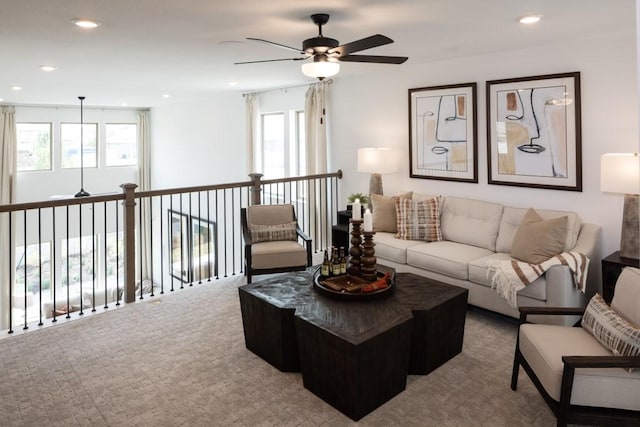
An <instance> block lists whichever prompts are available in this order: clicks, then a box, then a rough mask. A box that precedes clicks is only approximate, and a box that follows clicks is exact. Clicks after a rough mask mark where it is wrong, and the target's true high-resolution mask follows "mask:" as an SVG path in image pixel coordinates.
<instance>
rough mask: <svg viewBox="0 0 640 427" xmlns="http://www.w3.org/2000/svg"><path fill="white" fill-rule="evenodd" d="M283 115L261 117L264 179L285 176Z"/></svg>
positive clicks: (285, 154)
mask: <svg viewBox="0 0 640 427" xmlns="http://www.w3.org/2000/svg"><path fill="white" fill-rule="evenodd" d="M284 136H285V132H284V114H283V113H277V114H263V115H262V161H263V165H262V171H263V173H264V175H265V177H268V178H282V177H284V176H286V172H287V171H286V169H285V159H286V158H287V153H286V145H285V141H284Z"/></svg>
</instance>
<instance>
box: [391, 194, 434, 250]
mask: <svg viewBox="0 0 640 427" xmlns="http://www.w3.org/2000/svg"><path fill="white" fill-rule="evenodd" d="M395 204H396V218H397V220H398V224H397V225H398V232H397V233H396V238H398V239H403V240H426V241H427V242H436V241H440V240H442V230H441V229H440V198H439V197H432V198H430V199H426V200H411V199H399V198H398V199H395Z"/></svg>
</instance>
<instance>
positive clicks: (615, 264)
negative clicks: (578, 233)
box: [602, 251, 640, 304]
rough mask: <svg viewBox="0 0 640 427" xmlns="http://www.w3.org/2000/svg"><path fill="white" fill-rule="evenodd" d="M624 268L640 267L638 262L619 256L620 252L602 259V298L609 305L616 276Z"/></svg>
mask: <svg viewBox="0 0 640 427" xmlns="http://www.w3.org/2000/svg"><path fill="white" fill-rule="evenodd" d="M625 267H640V260H637V259H633V258H625V257H621V256H620V251H615V252H614V253H612V254H611V255H609V256H608V257H606V258H603V259H602V297H603V298H604V300H605V301H606V302H607V304H611V300H612V299H613V292H614V291H615V289H616V281H617V280H618V276H619V275H620V273H621V272H622V269H623V268H625Z"/></svg>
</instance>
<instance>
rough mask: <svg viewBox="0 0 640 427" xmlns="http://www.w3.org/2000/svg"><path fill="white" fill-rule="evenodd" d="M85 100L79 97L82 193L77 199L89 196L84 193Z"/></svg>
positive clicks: (79, 193) (77, 195) (77, 194)
mask: <svg viewBox="0 0 640 427" xmlns="http://www.w3.org/2000/svg"><path fill="white" fill-rule="evenodd" d="M84 98H85V97H84V96H79V97H78V99H79V100H80V191H78V192H77V193H76V197H87V196H88V195H89V193H87V192H86V191H84V117H83V112H84V111H83V110H84V108H83V105H84Z"/></svg>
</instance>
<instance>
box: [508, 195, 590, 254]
mask: <svg viewBox="0 0 640 427" xmlns="http://www.w3.org/2000/svg"><path fill="white" fill-rule="evenodd" d="M528 210H529V209H527V208H512V207H509V206H505V208H504V212H503V214H502V220H501V221H500V229H499V231H498V239H497V240H496V252H504V253H507V254H508V253H511V245H512V243H513V237H514V236H515V234H516V231H517V230H518V227H519V226H520V223H522V219H523V218H524V216H525V214H526V213H527V211H528ZM536 212H537V213H538V215H540V217H542V219H551V218H558V217H562V216H566V217H567V236H566V241H565V244H564V248H563V251H564V252H566V251H569V250H571V249H573V248H574V246H575V245H576V242H577V241H578V235H579V234H580V228H581V226H582V222H581V220H580V217H579V216H578V214H577V213H575V212H563V211H552V210H545V209H536Z"/></svg>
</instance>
